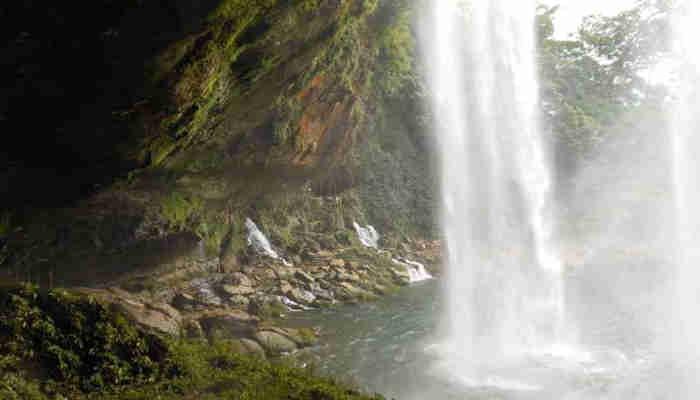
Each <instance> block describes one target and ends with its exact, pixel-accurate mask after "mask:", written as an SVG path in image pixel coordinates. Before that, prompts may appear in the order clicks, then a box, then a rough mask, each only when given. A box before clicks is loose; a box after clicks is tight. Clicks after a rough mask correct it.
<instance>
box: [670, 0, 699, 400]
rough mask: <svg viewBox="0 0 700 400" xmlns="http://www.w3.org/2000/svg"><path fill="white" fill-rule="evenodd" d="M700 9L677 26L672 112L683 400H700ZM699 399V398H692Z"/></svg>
mask: <svg viewBox="0 0 700 400" xmlns="http://www.w3.org/2000/svg"><path fill="white" fill-rule="evenodd" d="M699 24H700V4H696V2H695V1H688V2H686V4H685V7H684V8H683V9H682V12H681V14H680V15H678V18H677V19H676V20H675V21H674V23H673V24H672V26H673V27H674V32H673V42H674V45H675V47H676V48H675V51H676V53H677V55H678V56H679V58H678V61H679V72H680V74H679V82H678V84H677V91H678V101H677V102H676V103H675V107H674V108H673V109H672V116H671V132H672V137H673V149H672V151H673V153H672V159H673V167H674V168H673V170H674V172H673V173H674V199H675V206H676V216H677V217H676V227H677V228H676V229H677V238H676V241H677V247H676V257H677V262H676V264H677V271H676V273H677V274H676V280H675V281H676V284H675V287H674V290H673V291H674V294H675V296H676V297H675V301H674V304H672V305H671V309H672V310H673V312H674V315H673V320H674V321H675V326H674V327H673V336H672V338H671V339H670V342H671V344H672V345H671V346H672V357H673V359H675V360H676V361H677V362H679V363H680V368H681V370H682V374H683V375H684V378H685V382H684V384H683V385H681V387H682V390H683V391H684V393H683V394H682V399H683V400H687V399H691V398H692V399H694V398H697V393H698V392H700V384H699V383H698V381H697V377H698V376H699V374H700V345H698V338H699V337H700V323H698V321H697V317H696V315H697V313H698V310H700V283H699V282H700V281H699V279H700V270H698V265H700V211H699V209H698V204H700V203H699V201H700V179H699V178H698V173H699V171H700V157H698V149H700V137H699V136H698V129H699V128H700V114H698V110H699V109H700V48H698V44H697V37H698V34H700V28H698V25H699ZM694 394H695V395H694Z"/></svg>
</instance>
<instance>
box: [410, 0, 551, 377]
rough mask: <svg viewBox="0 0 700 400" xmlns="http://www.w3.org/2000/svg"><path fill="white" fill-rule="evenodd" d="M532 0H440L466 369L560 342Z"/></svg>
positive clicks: (434, 59) (450, 197)
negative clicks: (539, 127) (471, 365)
mask: <svg viewBox="0 0 700 400" xmlns="http://www.w3.org/2000/svg"><path fill="white" fill-rule="evenodd" d="M535 10H536V4H535V2H534V1H509V0H477V1H472V2H466V3H465V2H459V1H449V0H434V1H433V9H432V14H431V20H430V22H429V23H428V24H427V28H426V31H427V32H428V33H426V35H425V36H426V39H425V43H424V47H425V49H426V52H425V53H426V61H425V63H426V67H427V71H428V75H429V76H428V80H429V84H430V88H431V91H432V109H433V113H434V115H435V127H434V129H435V132H436V137H437V142H438V146H439V151H440V154H441V171H442V182H441V183H442V197H443V203H444V204H443V205H444V211H443V227H444V233H445V236H446V240H447V251H448V257H449V259H448V262H449V266H448V279H447V282H448V284H447V286H448V287H447V297H448V300H447V307H448V312H447V313H448V315H447V319H448V321H449V322H448V325H449V328H448V331H449V332H448V345H449V347H450V349H449V352H450V354H452V355H453V356H455V357H463V359H464V361H465V363H472V362H473V361H474V360H478V359H486V358H489V359H493V358H494V357H497V356H498V355H500V356H504V357H508V356H512V355H516V354H522V352H528V351H537V349H538V348H541V347H545V346H550V345H551V344H553V343H555V342H557V341H559V340H560V338H561V336H562V330H563V321H564V293H563V283H562V282H563V278H562V267H561V263H560V261H559V256H558V253H557V251H556V248H555V246H554V243H553V239H552V232H553V229H552V227H553V224H552V220H551V217H550V214H551V213H549V212H548V208H549V207H550V206H551V199H550V196H551V185H552V182H551V172H550V171H549V161H548V157H547V156H546V155H547V152H546V151H545V147H544V145H543V140H542V137H541V134H540V131H539V129H538V123H537V115H538V111H537V109H538V83H537V73H536V66H535V57H536V48H535V29H534V21H535Z"/></svg>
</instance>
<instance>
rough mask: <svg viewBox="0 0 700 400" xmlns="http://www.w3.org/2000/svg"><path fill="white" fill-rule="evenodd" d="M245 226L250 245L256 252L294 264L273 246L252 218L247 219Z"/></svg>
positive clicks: (287, 264) (289, 265)
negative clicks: (281, 255)
mask: <svg viewBox="0 0 700 400" xmlns="http://www.w3.org/2000/svg"><path fill="white" fill-rule="evenodd" d="M245 227H246V228H247V229H248V246H252V247H253V249H254V250H255V252H256V253H258V254H262V255H266V256H268V257H270V258H273V259H275V260H280V261H281V262H282V263H283V264H284V265H286V266H288V267H291V266H292V264H291V263H290V262H288V261H287V260H285V259H284V258H282V257H280V255H279V254H277V252H276V251H275V250H274V249H273V248H272V246H271V245H270V241H269V240H267V237H265V235H264V234H263V233H262V232H261V231H260V229H258V226H257V225H256V224H255V222H253V221H252V220H251V219H250V218H246V219H245Z"/></svg>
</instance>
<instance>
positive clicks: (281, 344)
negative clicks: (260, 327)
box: [255, 330, 297, 354]
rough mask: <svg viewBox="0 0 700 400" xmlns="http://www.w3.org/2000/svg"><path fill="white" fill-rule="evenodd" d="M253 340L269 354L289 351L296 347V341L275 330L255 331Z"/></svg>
mask: <svg viewBox="0 0 700 400" xmlns="http://www.w3.org/2000/svg"><path fill="white" fill-rule="evenodd" d="M255 340H256V341H257V342H258V343H260V345H261V346H262V347H263V348H264V349H265V351H266V352H267V353H269V354H282V353H291V352H293V351H295V350H296V349H297V345H296V343H294V341H292V340H291V339H289V338H288V337H286V336H284V335H281V334H279V333H277V332H273V331H269V330H264V331H258V332H256V333H255Z"/></svg>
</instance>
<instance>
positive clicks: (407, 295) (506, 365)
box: [290, 280, 680, 400]
mask: <svg viewBox="0 0 700 400" xmlns="http://www.w3.org/2000/svg"><path fill="white" fill-rule="evenodd" d="M440 285H441V284H440V282H439V281H436V280H433V281H427V282H424V283H420V284H416V285H413V286H411V287H408V288H404V289H402V290H401V291H399V292H398V293H396V294H393V295H390V296H386V297H384V298H382V299H381V300H379V301H377V302H374V303H368V304H361V305H356V306H342V307H340V308H337V309H334V310H327V311H322V312H318V311H317V312H305V313H296V314H294V315H292V316H290V320H291V321H292V322H293V323H294V324H300V325H307V326H308V325H309V324H311V325H314V326H321V327H322V328H323V335H322V339H321V343H320V344H319V345H318V346H316V347H314V348H312V349H311V350H310V351H309V352H308V354H306V355H305V357H310V358H311V359H312V360H313V362H314V363H315V364H316V365H317V368H318V369H319V370H320V372H321V373H331V374H336V375H340V376H343V377H345V378H348V379H349V380H351V381H353V382H354V383H356V384H359V385H360V386H362V387H364V388H365V389H366V390H368V391H371V392H377V393H381V394H383V395H385V396H386V397H387V398H396V399H404V400H410V399H538V400H540V399H542V400H548V399H552V400H555V399H556V400H561V399H565V400H579V399H580V400H589V399H590V400H594V399H595V400H598V399H611V400H622V399H640V400H647V399H649V400H652V399H653V400H661V399H668V400H671V399H677V398H679V397H680V396H679V395H677V394H675V393H674V390H675V389H674V388H675V386H676V385H674V384H673V379H672V377H671V375H672V373H671V368H670V367H668V366H666V365H662V363H659V362H654V361H653V357H652V356H651V355H650V354H649V353H648V352H646V351H644V349H634V348H630V347H627V348H625V349H624V350H618V349H616V348H615V347H614V346H613V345H606V344H605V342H606V341H605V340H589V341H588V342H591V343H596V345H589V346H588V348H587V349H586V350H580V349H574V348H570V347H564V346H560V347H552V348H548V349H541V350H539V351H536V352H535V351H533V352H531V353H527V354H525V353H524V354H522V356H520V357H517V359H515V360H511V361H503V360H500V361H497V360H493V361H492V362H489V361H487V362H482V363H480V364H479V365H478V366H474V367H473V369H472V370H464V367H463V365H464V364H462V363H460V365H461V367H460V369H457V368H454V367H452V366H451V365H449V364H448V362H446V361H443V360H454V359H455V357H444V354H445V352H446V351H449V350H448V349H445V348H444V346H443V345H441V344H440V342H439V340H438V339H437V338H438V337H439V335H438V332H437V330H438V327H439V325H440V317H441V315H442V312H441V309H442V305H441V304H442V301H441V297H440V293H441V291H440ZM606 324H607V322H606ZM608 335H609V336H610V337H611V338H610V340H609V342H610V343H616V340H617V338H612V336H614V335H613V334H610V333H608Z"/></svg>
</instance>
